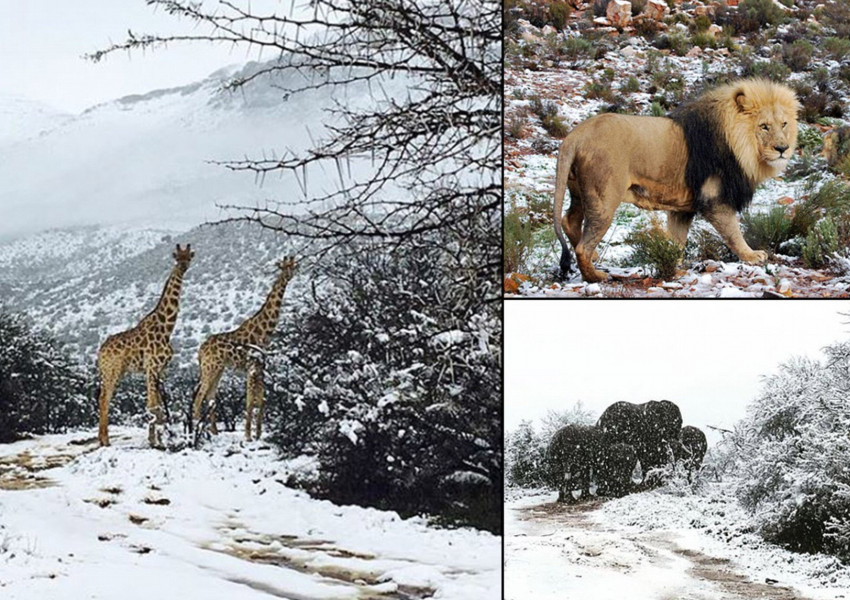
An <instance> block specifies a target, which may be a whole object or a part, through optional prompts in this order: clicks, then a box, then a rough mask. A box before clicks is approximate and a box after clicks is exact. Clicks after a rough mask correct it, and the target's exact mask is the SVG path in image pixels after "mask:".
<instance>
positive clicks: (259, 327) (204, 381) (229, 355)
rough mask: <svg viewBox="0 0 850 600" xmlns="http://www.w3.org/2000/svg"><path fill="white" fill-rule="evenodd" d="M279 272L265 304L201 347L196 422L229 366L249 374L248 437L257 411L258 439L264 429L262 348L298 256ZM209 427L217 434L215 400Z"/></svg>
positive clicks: (280, 264)
mask: <svg viewBox="0 0 850 600" xmlns="http://www.w3.org/2000/svg"><path fill="white" fill-rule="evenodd" d="M277 267H278V269H279V272H278V274H277V279H276V280H275V282H274V285H273V286H272V289H271V291H270V292H269V295H268V297H267V298H266V301H265V302H264V303H263V306H262V307H260V310H258V311H257V312H256V313H255V314H254V315H253V316H251V317H250V318H248V319H247V320H245V321H244V322H243V323H242V324H241V325H240V326H239V327H237V328H236V329H234V330H233V331H227V332H225V333H217V334H214V335H211V336H210V337H209V338H207V340H206V341H205V342H204V343H203V344H201V347H200V348H199V349H198V362H199V364H200V370H201V379H200V381H199V383H198V387H197V389H196V392H195V401H194V418H195V423H196V425H198V424H199V423H198V421H199V420H200V419H201V406H202V405H203V403H204V401H205V400H210V401H212V400H213V398H215V390H216V387H218V382H219V380H220V379H221V375H222V373H223V372H224V369H226V368H228V367H230V368H233V369H235V370H237V371H241V372H244V373H245V374H246V383H245V387H246V390H245V395H246V402H245V439H246V440H249V441H250V440H251V419H252V416H253V413H254V408H256V409H257V413H256V417H257V418H256V425H257V427H256V431H257V435H256V439H260V434H261V433H262V430H263V409H264V407H265V391H264V389H263V356H262V353H263V350H264V349H265V348H266V346H267V345H268V343H269V338H270V337H271V334H272V331H274V328H275V327H276V326H277V321H278V318H279V317H280V305H281V303H282V302H283V293H284V291H285V290H286V286H287V284H288V283H289V281H290V280H291V279H292V276H293V275H294V274H295V269H296V263H295V258H294V257H291V256H287V257H285V258H284V259H283V260H281V261H279V262H278V263H277ZM210 430H211V431H212V433H218V431H217V426H216V419H215V402H214V401H213V402H211V406H210Z"/></svg>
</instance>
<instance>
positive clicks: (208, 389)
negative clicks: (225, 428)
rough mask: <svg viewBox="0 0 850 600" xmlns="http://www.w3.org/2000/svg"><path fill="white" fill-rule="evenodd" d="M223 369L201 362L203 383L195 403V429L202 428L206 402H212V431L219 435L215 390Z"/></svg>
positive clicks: (196, 395)
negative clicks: (203, 409)
mask: <svg viewBox="0 0 850 600" xmlns="http://www.w3.org/2000/svg"><path fill="white" fill-rule="evenodd" d="M222 371H223V368H222V367H214V366H210V365H209V364H208V363H206V361H204V360H203V359H202V360H201V381H200V383H198V391H197V392H196V393H195V400H194V402H193V417H194V419H195V429H197V428H198V427H200V425H201V423H200V421H201V416H202V407H203V404H204V402H205V401H210V402H211V406H210V411H209V412H210V431H212V433H218V430H217V427H216V421H215V390H216V387H218V381H219V379H221V373H222Z"/></svg>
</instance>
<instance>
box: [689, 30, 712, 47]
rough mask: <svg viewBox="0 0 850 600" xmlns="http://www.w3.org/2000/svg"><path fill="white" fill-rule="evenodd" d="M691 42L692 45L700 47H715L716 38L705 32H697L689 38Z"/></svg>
mask: <svg viewBox="0 0 850 600" xmlns="http://www.w3.org/2000/svg"><path fill="white" fill-rule="evenodd" d="M691 42H693V44H694V46H699V47H700V48H716V47H717V38H716V37H714V36H713V35H712V34H710V33H707V32H700V33H697V34H696V35H694V37H693V38H691Z"/></svg>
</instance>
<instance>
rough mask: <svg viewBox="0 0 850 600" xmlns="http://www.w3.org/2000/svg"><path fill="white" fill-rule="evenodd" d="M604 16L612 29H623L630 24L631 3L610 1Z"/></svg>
mask: <svg viewBox="0 0 850 600" xmlns="http://www.w3.org/2000/svg"><path fill="white" fill-rule="evenodd" d="M605 16H606V17H607V18H608V21H609V22H610V23H611V25H613V26H614V27H621V28H622V27H625V26H626V25H628V24H629V23H631V22H632V3H631V2H628V1H627V0H610V2H608V8H607V9H606V10H605Z"/></svg>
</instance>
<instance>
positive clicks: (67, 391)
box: [0, 313, 97, 442]
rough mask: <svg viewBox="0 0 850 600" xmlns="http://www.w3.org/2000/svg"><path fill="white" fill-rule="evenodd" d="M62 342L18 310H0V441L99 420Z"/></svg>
mask: <svg viewBox="0 0 850 600" xmlns="http://www.w3.org/2000/svg"><path fill="white" fill-rule="evenodd" d="M89 391H90V386H88V385H87V381H86V378H85V377H84V376H83V375H82V373H81V372H80V370H79V368H78V367H77V366H76V365H75V364H74V363H73V362H72V361H71V359H70V358H69V357H68V356H67V354H66V353H65V352H63V350H62V349H61V348H60V346H59V344H58V343H57V342H56V341H55V340H53V339H52V338H50V337H49V336H47V335H45V334H43V333H40V332H38V331H35V330H33V329H32V328H31V327H30V326H29V325H28V324H27V323H26V321H25V320H24V319H23V317H20V316H17V315H10V314H6V313H0V442H10V441H14V440H15V439H17V438H18V437H19V436H20V435H21V434H24V433H46V432H56V431H62V430H64V429H67V428H71V427H79V426H83V425H91V424H94V423H95V421H96V418H95V417H96V414H97V410H96V402H95V401H94V400H93V395H91V394H89V393H88V392H89Z"/></svg>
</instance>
